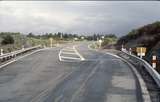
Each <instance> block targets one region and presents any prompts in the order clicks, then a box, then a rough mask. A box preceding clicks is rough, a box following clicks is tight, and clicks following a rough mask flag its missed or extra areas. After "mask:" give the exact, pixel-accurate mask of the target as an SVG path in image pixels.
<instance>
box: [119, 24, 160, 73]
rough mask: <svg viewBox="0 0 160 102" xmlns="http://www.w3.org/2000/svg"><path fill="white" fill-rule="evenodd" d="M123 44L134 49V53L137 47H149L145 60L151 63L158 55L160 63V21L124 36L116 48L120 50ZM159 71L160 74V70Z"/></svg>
mask: <svg viewBox="0 0 160 102" xmlns="http://www.w3.org/2000/svg"><path fill="white" fill-rule="evenodd" d="M122 44H123V45H124V46H125V47H126V48H127V49H129V48H132V49H133V52H134V53H135V48H136V47H140V46H143V47H147V54H146V56H145V59H146V60H147V61H148V62H150V63H151V59H152V55H156V56H157V57H158V60H159V62H160V21H157V22H154V23H152V24H148V25H145V26H143V27H140V28H138V29H134V30H132V31H131V32H129V33H128V34H127V35H125V36H122V37H121V38H120V39H119V40H118V41H117V44H116V48H117V49H120V48H121V46H122ZM159 67H160V64H159ZM158 71H159V72H160V68H159V69H158Z"/></svg>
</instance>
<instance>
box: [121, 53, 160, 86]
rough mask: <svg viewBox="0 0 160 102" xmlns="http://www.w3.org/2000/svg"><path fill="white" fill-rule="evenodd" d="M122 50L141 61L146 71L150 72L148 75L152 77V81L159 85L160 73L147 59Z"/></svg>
mask: <svg viewBox="0 0 160 102" xmlns="http://www.w3.org/2000/svg"><path fill="white" fill-rule="evenodd" d="M123 52H124V53H125V54H127V55H128V56H130V57H131V58H132V59H134V60H136V61H138V62H139V63H141V64H142V65H143V66H144V67H145V69H146V70H147V72H148V73H149V74H150V76H151V77H152V78H153V79H154V81H155V82H156V84H157V85H158V87H160V74H159V73H158V72H157V71H156V70H155V69H154V68H153V67H152V66H151V65H150V64H149V63H148V62H147V61H145V60H143V59H141V58H139V57H137V56H135V55H133V54H129V53H128V52H127V51H123Z"/></svg>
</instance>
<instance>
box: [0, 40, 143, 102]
mask: <svg viewBox="0 0 160 102" xmlns="http://www.w3.org/2000/svg"><path fill="white" fill-rule="evenodd" d="M74 47H75V48H74ZM64 48H66V49H64ZM64 48H63V51H62V52H61V55H60V56H62V57H64V59H63V58H62V59H63V60H62V61H59V60H60V59H59V57H60V56H59V53H60V50H61V49H62V48H61V47H57V48H51V49H44V50H41V51H39V52H37V53H34V54H32V55H29V56H27V57H24V58H22V59H20V60H17V61H16V62H14V63H12V64H10V65H8V66H6V67H4V68H3V69H0V102H140V101H141V96H138V95H137V93H138V92H139V89H138V88H137V86H136V85H137V82H136V78H135V76H134V74H133V72H132V70H131V68H130V67H129V66H128V65H127V64H126V63H124V62H123V61H121V59H119V58H117V57H114V56H112V55H109V54H106V53H102V52H98V51H93V50H91V49H89V48H88V46H87V44H86V43H82V44H78V45H73V44H70V45H67V46H66V47H64ZM75 49H76V50H75ZM64 50H66V52H64ZM67 50H68V51H67ZM69 50H70V51H69ZM76 51H78V53H77V52H76ZM62 54H63V55H62ZM68 56H70V57H69V58H73V59H67V58H66V57H68ZM82 57H83V58H84V59H83V58H82ZM65 58H66V59H65ZM74 58H77V59H74Z"/></svg>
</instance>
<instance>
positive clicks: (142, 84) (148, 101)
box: [106, 52, 151, 102]
mask: <svg viewBox="0 0 160 102" xmlns="http://www.w3.org/2000/svg"><path fill="white" fill-rule="evenodd" d="M106 54H108V55H111V56H114V57H116V58H119V59H120V60H122V61H124V62H126V63H127V64H128V65H129V66H130V67H131V68H132V70H133V71H134V73H135V74H136V77H137V79H138V81H139V83H140V88H141V91H142V98H143V100H144V102H151V99H150V96H149V92H148V90H147V87H146V84H145V82H144V80H143V78H142V76H141V75H140V74H139V72H138V71H137V70H136V69H134V68H133V65H132V64H130V63H129V62H127V60H125V59H123V58H121V57H119V56H118V55H115V54H112V53H109V52H106ZM138 77H140V79H139V78H138Z"/></svg>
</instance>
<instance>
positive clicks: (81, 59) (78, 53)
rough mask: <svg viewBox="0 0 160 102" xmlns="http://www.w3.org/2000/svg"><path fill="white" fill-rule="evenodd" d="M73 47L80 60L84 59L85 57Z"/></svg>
mask: <svg viewBox="0 0 160 102" xmlns="http://www.w3.org/2000/svg"><path fill="white" fill-rule="evenodd" d="M73 47H74V49H75V52H76V53H77V55H78V56H79V57H80V58H81V60H82V61H83V60H85V58H84V57H83V56H82V55H81V54H80V53H79V52H78V51H77V49H76V47H75V46H73Z"/></svg>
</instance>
